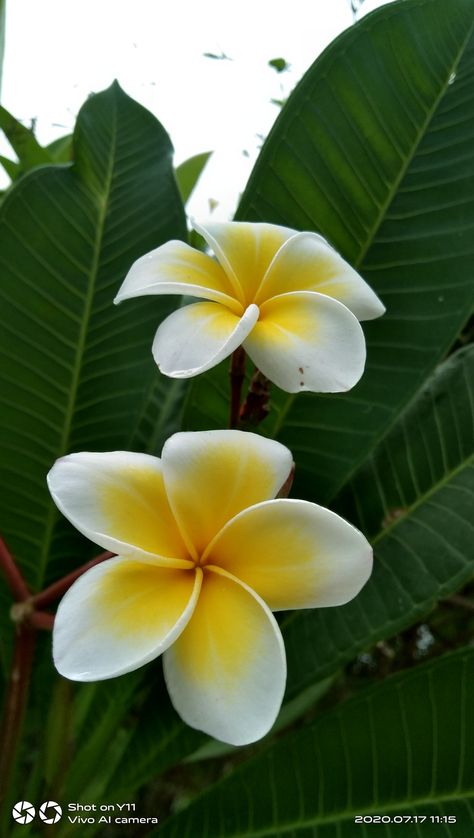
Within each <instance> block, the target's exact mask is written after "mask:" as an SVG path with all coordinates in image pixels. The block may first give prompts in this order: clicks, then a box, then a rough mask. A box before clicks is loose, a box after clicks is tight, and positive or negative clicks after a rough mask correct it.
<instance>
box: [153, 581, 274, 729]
mask: <svg viewBox="0 0 474 838" xmlns="http://www.w3.org/2000/svg"><path fill="white" fill-rule="evenodd" d="M163 666H164V672H165V679H166V684H167V686H168V690H169V693H170V696H171V700H172V702H173V705H174V707H175V708H176V710H177V712H178V713H179V715H180V716H181V718H182V719H184V721H185V722H187V724H189V725H191V727H195V728H197V729H198V730H203V731H204V732H205V733H208V734H209V735H210V736H214V737H215V738H216V739H220V740H222V741H223V742H228V743H230V744H231V745H247V744H249V743H250V742H255V741H256V740H257V739H261V737H262V736H265V734H266V733H268V731H269V730H270V728H271V727H272V725H273V723H274V721H275V719H276V717H277V714H278V711H279V709H280V706H281V702H282V699H283V693H284V690H285V680H286V660H285V650H284V646H283V640H282V637H281V633H280V630H279V628H278V625H277V623H276V621H275V618H274V617H273V615H272V613H271V611H269V609H268V608H267V606H266V605H265V603H264V602H263V601H262V600H261V599H260V598H259V597H258V596H257V595H256V594H255V593H254V592H253V591H251V590H250V589H249V588H247V586H245V585H243V584H242V583H240V582H239V581H238V580H236V579H232V577H229V576H228V575H227V574H225V572H222V571H220V570H219V569H218V568H215V569H214V571H213V570H209V569H207V570H206V571H205V572H204V579H203V585H202V589H201V595H200V597H199V602H198V604H197V606H196V610H195V611H194V614H193V616H192V618H191V620H190V622H189V623H188V625H187V627H186V629H185V630H184V632H183V633H182V634H181V635H180V637H179V638H178V640H177V641H176V643H175V644H174V646H173V647H172V648H171V649H168V651H167V652H166V653H165V655H164V658H163Z"/></svg>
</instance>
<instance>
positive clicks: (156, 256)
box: [114, 241, 242, 314]
mask: <svg viewBox="0 0 474 838" xmlns="http://www.w3.org/2000/svg"><path fill="white" fill-rule="evenodd" d="M148 294H188V295H189V296H191V297H203V298H204V299H205V300H215V301H216V302H219V303H223V304H224V305H227V306H229V307H230V308H231V309H233V310H235V312H236V314H241V313H242V305H241V304H240V303H238V302H237V301H236V300H235V294H234V292H233V288H232V284H231V283H230V282H229V280H228V278H227V276H226V274H225V272H224V271H223V270H222V268H221V267H220V266H219V265H218V264H217V262H216V261H215V260H214V259H211V257H210V256H207V255H206V254H205V253H201V252H200V251H199V250H194V248H192V247H189V245H187V244H184V242H180V241H170V242H167V243H166V244H163V245H162V246H161V247H158V248H157V249H156V250H152V251H151V253H146V254H145V255H144V256H141V257H140V259H137V261H136V262H134V263H133V265H132V267H131V268H130V270H129V272H128V274H127V276H126V277H125V279H124V281H123V283H122V285H121V286H120V289H119V292H118V294H117V296H116V297H115V300H114V302H115V303H121V302H122V300H128V299H130V298H131V297H143V296H145V295H148Z"/></svg>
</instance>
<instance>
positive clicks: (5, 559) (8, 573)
mask: <svg viewBox="0 0 474 838" xmlns="http://www.w3.org/2000/svg"><path fill="white" fill-rule="evenodd" d="M0 566H1V567H2V569H3V572H4V574H5V578H6V580H7V583H8V586H9V588H10V590H11V592H12V594H13V598H14V599H15V600H16V601H17V602H23V601H24V600H25V599H28V598H29V597H30V596H31V592H30V590H29V588H28V585H27V584H26V582H25V580H24V579H23V576H22V574H21V573H20V571H19V569H18V567H17V565H16V563H15V560H14V558H13V556H12V554H11V553H10V550H9V549H8V547H7V545H6V544H5V542H4V540H3V538H2V537H1V536H0Z"/></svg>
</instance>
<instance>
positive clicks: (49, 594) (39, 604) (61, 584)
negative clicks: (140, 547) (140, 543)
mask: <svg viewBox="0 0 474 838" xmlns="http://www.w3.org/2000/svg"><path fill="white" fill-rule="evenodd" d="M113 555H115V554H114V553H109V552H108V551H106V552H105V553H100V554H99V555H98V556H96V557H95V558H94V559H91V560H90V561H89V562H86V563H85V564H83V565H81V567H78V568H77V570H73V571H72V573H68V575H67V576H63V578H62V579H58V581H57V582H53V584H52V585H50V586H49V587H48V588H45V589H44V591H40V593H39V594H35V595H34V596H32V597H30V598H29V602H30V603H31V605H32V606H33V607H34V609H35V610H36V611H37V610H38V609H43V608H46V606H48V605H51V603H52V602H55V601H56V600H57V599H59V598H60V597H62V595H63V594H65V593H66V591H67V590H68V589H69V588H70V587H71V585H72V583H73V582H75V581H76V579H79V576H82V574H83V573H85V572H86V570H89V568H91V567H94V565H96V564H100V562H103V561H105V560H106V559H110V558H112V556H113Z"/></svg>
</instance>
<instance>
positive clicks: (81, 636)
mask: <svg viewBox="0 0 474 838" xmlns="http://www.w3.org/2000/svg"><path fill="white" fill-rule="evenodd" d="M201 580H202V572H201V570H199V569H197V570H196V571H195V570H169V569H168V568H163V567H153V566H152V565H149V564H141V563H139V562H136V561H129V560H128V559H122V558H118V557H117V558H114V559H109V560H108V561H105V562H102V564H99V565H96V566H95V567H93V568H91V570H88V571H87V572H86V573H84V574H83V576H80V577H79V579H78V580H77V581H76V582H74V584H73V585H72V586H71V588H69V590H68V592H67V593H66V595H65V596H64V597H63V599H62V600H61V602H60V604H59V608H58V612H57V614H56V618H55V621H54V629H53V658H54V663H55V666H56V668H57V670H58V672H60V674H61V675H64V676H65V677H66V678H70V679H71V680H73V681H101V680H103V679H104V678H113V677H115V676H116V675H123V674H124V673H125V672H131V671H132V670H134V669H138V667H139V666H143V664H145V663H148V662H149V661H151V660H153V659H154V658H156V657H157V656H158V655H161V653H162V652H163V651H164V650H165V649H167V648H168V646H170V645H171V643H173V642H174V640H175V639H176V638H177V637H178V636H179V635H180V634H181V632H182V631H183V629H184V628H185V626H186V625H187V623H188V621H189V619H190V618H191V616H192V614H193V611H194V608H195V606H196V602H197V599H198V596H199V591H200V586H201Z"/></svg>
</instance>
